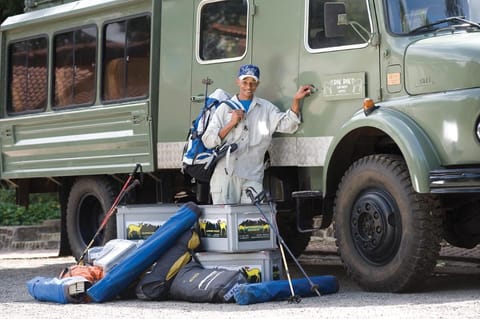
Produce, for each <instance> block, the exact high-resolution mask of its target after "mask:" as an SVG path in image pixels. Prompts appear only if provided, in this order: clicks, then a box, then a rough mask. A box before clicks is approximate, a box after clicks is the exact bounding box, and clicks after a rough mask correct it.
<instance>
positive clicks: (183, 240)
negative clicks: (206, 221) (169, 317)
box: [135, 229, 200, 300]
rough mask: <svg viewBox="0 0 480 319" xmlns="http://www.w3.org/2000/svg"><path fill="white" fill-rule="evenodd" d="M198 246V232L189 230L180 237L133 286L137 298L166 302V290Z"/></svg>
mask: <svg viewBox="0 0 480 319" xmlns="http://www.w3.org/2000/svg"><path fill="white" fill-rule="evenodd" d="M199 245H200V237H199V236H198V232H197V231H195V230H193V229H189V230H187V231H186V232H185V233H183V234H182V236H180V238H179V239H178V240H177V241H176V242H175V245H173V246H172V247H171V248H169V249H168V250H167V251H166V252H165V253H164V254H163V255H162V256H161V257H160V258H159V259H158V260H157V261H156V262H155V263H154V264H153V265H152V266H151V267H150V268H149V269H148V270H147V271H146V272H145V273H144V274H143V275H142V277H141V278H140V280H139V281H138V283H137V284H136V286H135V294H136V296H137V298H139V299H144V300H166V299H167V298H168V290H169V288H170V285H171V283H172V281H173V278H175V275H176V274H177V273H178V271H179V270H180V269H181V268H182V267H183V266H184V265H186V264H187V263H188V262H189V261H190V260H191V257H192V254H193V251H194V250H195V249H196V248H197V247H198V246H199Z"/></svg>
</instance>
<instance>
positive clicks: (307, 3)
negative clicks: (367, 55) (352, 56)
mask: <svg viewBox="0 0 480 319" xmlns="http://www.w3.org/2000/svg"><path fill="white" fill-rule="evenodd" d="M312 1H317V0H305V16H304V29H303V30H304V31H303V46H304V48H305V50H306V51H307V52H309V53H321V52H332V51H341V50H352V49H361V48H366V47H367V46H368V45H369V42H365V43H358V44H347V45H337V46H329V47H325V48H312V47H310V43H309V33H310V25H309V18H310V2H312ZM349 1H352V0H349ZM355 1H363V2H364V3H365V6H366V8H367V14H368V22H369V24H370V33H373V32H374V31H373V29H374V26H373V21H372V11H371V9H370V3H369V1H368V0H355ZM326 2H327V1H326Z"/></svg>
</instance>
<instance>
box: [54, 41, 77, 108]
mask: <svg viewBox="0 0 480 319" xmlns="http://www.w3.org/2000/svg"><path fill="white" fill-rule="evenodd" d="M54 43H55V62H54V63H55V66H54V70H55V74H54V76H55V82H54V83H55V84H54V85H55V89H54V91H55V99H54V102H53V104H54V106H65V105H70V104H73V85H74V83H73V66H74V61H73V47H74V43H73V32H67V33H63V34H60V35H57V36H56V37H55V40H54Z"/></svg>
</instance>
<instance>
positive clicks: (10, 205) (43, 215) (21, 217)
mask: <svg viewBox="0 0 480 319" xmlns="http://www.w3.org/2000/svg"><path fill="white" fill-rule="evenodd" d="M56 218H60V203H59V202H58V198H57V196H56V194H51V193H47V194H31V195H30V205H29V206H28V208H25V207H23V206H18V205H16V204H15V190H14V189H0V225H1V226H16V225H33V224H39V223H42V222H43V221H44V220H47V219H56Z"/></svg>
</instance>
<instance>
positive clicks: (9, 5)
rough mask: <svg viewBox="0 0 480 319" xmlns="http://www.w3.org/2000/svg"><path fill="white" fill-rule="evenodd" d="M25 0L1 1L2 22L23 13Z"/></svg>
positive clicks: (0, 13)
mask: <svg viewBox="0 0 480 319" xmlns="http://www.w3.org/2000/svg"><path fill="white" fill-rule="evenodd" d="M23 8H24V0H0V22H2V21H3V20H4V19H5V18H6V17H8V16H11V15H14V14H19V13H23Z"/></svg>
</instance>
